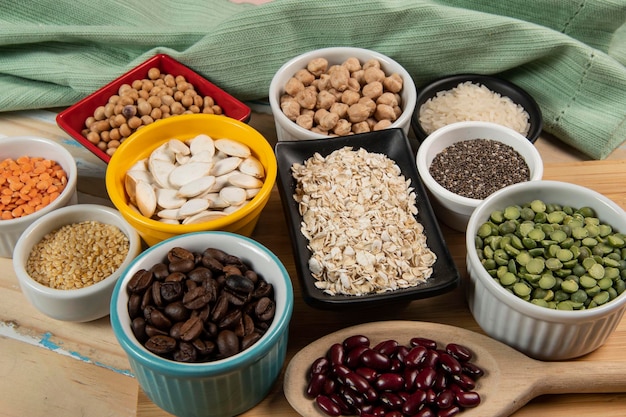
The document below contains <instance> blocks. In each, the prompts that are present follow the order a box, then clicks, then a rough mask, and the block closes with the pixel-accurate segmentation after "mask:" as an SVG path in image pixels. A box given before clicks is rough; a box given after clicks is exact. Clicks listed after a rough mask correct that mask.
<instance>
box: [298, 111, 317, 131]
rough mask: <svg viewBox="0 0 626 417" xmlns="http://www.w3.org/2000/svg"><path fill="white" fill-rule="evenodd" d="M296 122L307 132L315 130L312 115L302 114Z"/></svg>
mask: <svg viewBox="0 0 626 417" xmlns="http://www.w3.org/2000/svg"><path fill="white" fill-rule="evenodd" d="M295 122H296V124H297V125H298V126H301V127H303V128H305V129H307V130H310V129H312V128H313V116H312V115H311V114H301V115H299V116H298V117H296V120H295Z"/></svg>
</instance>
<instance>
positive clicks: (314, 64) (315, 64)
mask: <svg viewBox="0 0 626 417" xmlns="http://www.w3.org/2000/svg"><path fill="white" fill-rule="evenodd" d="M306 69H307V70H309V72H310V73H311V74H313V75H315V76H319V75H320V74H322V73H324V72H326V70H327V69H328V61H327V60H326V59H325V58H315V59H312V60H311V62H309V64H308V65H307V67H306Z"/></svg>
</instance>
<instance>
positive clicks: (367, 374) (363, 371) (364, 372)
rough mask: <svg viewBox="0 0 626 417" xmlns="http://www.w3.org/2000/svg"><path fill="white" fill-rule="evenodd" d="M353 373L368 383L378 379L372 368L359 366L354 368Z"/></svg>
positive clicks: (376, 372)
mask: <svg viewBox="0 0 626 417" xmlns="http://www.w3.org/2000/svg"><path fill="white" fill-rule="evenodd" d="M355 372H356V373H357V374H359V375H361V376H362V377H363V378H365V379H367V381H368V382H373V381H374V380H376V378H378V375H379V374H378V371H376V370H375V369H372V368H368V367H365V366H360V367H358V368H356V370H355Z"/></svg>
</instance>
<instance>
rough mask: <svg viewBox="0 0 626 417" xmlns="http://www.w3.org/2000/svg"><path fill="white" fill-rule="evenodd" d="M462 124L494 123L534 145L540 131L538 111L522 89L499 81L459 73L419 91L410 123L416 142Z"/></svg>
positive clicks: (499, 79) (540, 118) (533, 101)
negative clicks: (468, 122) (523, 137)
mask: <svg viewBox="0 0 626 417" xmlns="http://www.w3.org/2000/svg"><path fill="white" fill-rule="evenodd" d="M463 121H483V122H491V123H497V124H500V125H502V126H506V127H508V128H510V129H513V130H515V131H516V132H517V133H519V134H520V135H522V136H525V137H526V138H527V139H528V140H529V141H530V142H535V140H537V138H538V137H539V134H540V133H541V129H542V128H543V121H542V116H541V109H540V108H539V105H538V104H537V102H536V101H535V100H534V98H533V97H532V96H531V95H530V94H528V93H527V92H526V91H525V90H523V89H522V88H520V87H519V86H517V85H515V84H513V83H512V82H510V81H507V80H505V79H502V78H498V77H493V76H489V75H479V74H461V75H453V76H449V77H444V78H439V79H437V80H435V81H433V82H431V83H430V84H428V85H425V86H423V87H422V88H420V89H419V91H418V96H417V102H416V106H415V113H414V114H413V118H412V120H411V125H412V127H413V131H414V133H415V136H416V137H417V139H418V141H420V142H421V141H423V140H424V139H426V137H427V136H428V135H430V134H431V133H433V132H434V131H435V130H437V129H439V128H442V127H444V126H446V125H449V124H451V123H456V122H463Z"/></svg>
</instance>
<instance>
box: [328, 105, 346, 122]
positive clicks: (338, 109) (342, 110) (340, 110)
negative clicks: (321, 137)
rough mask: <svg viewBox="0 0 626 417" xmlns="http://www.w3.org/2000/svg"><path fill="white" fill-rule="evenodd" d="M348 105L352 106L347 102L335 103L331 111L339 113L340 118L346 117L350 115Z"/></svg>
mask: <svg viewBox="0 0 626 417" xmlns="http://www.w3.org/2000/svg"><path fill="white" fill-rule="evenodd" d="M348 107H350V106H349V105H348V104H346V103H333V105H332V106H330V109H329V111H330V112H331V113H335V114H336V115H338V116H339V118H341V119H345V118H346V117H347V115H348Z"/></svg>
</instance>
